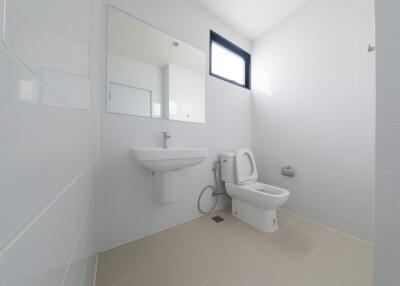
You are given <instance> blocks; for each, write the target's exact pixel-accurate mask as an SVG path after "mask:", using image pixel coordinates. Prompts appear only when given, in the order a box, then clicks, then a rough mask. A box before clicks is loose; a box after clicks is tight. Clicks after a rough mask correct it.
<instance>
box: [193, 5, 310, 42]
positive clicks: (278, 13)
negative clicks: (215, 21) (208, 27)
mask: <svg viewBox="0 0 400 286" xmlns="http://www.w3.org/2000/svg"><path fill="white" fill-rule="evenodd" d="M194 1H195V2H197V3H198V4H199V5H200V6H202V7H204V8H206V9H207V10H208V11H210V12H211V13H213V14H214V15H216V16H217V17H218V18H220V19H222V20H223V21H224V22H226V23H228V24H229V25H231V26H232V27H234V28H235V29H236V30H238V31H239V32H241V33H242V34H243V35H245V36H247V37H248V38H249V39H250V40H255V39H257V38H258V37H259V36H261V35H262V34H263V33H264V32H266V31H267V30H269V29H270V28H272V26H274V25H275V24H277V23H278V22H280V21H282V20H283V19H284V18H286V17H287V16H289V15H290V14H291V13H293V12H294V11H296V10H297V9H299V8H301V7H302V6H304V5H305V4H306V3H307V2H310V1H311V0H194Z"/></svg>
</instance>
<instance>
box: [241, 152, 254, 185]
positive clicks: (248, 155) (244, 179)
mask: <svg viewBox="0 0 400 286" xmlns="http://www.w3.org/2000/svg"><path fill="white" fill-rule="evenodd" d="M257 179H258V173H257V166H256V161H255V160H254V155H253V153H252V152H251V150H249V149H240V150H238V151H237V153H236V181H237V184H238V185H247V184H251V183H254V182H257Z"/></svg>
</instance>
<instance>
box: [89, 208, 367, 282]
mask: <svg viewBox="0 0 400 286" xmlns="http://www.w3.org/2000/svg"><path fill="white" fill-rule="evenodd" d="M215 215H220V216H222V217H223V218H224V221H223V222H220V223H215V222H214V221H212V220H211V217H213V216H215ZM278 222H279V225H280V229H279V231H278V232H275V233H273V234H266V233H263V232H261V231H258V230H257V229H255V228H253V227H251V226H248V225H247V224H245V223H242V222H240V221H239V220H238V219H237V218H235V217H234V216H232V215H231V214H230V210H229V209H224V210H220V211H217V212H215V213H213V214H210V215H207V216H204V217H202V218H199V219H196V220H193V221H191V222H188V223H184V224H182V225H179V226H177V227H174V228H172V229H169V230H167V231H163V232H160V233H157V234H155V235H152V236H150V237H147V238H144V239H141V240H138V241H135V242H132V243H129V244H126V245H123V246H121V247H117V248H115V249H112V250H110V251H107V252H105V253H102V254H101V256H100V260H99V269H98V277H97V286H136V285H137V286H159V285H160V286H161V285H162V286H169V285H171V286H206V285H207V286H225V285H226V286H228V285H229V286H242V285H243V286H247V285H251V286H258V285H260V286H261V285H262V286H347V285H349V286H350V285H351V286H361V285H362V286H369V285H371V271H372V270H371V268H372V267H371V266H372V247H371V246H370V245H368V244H366V243H363V242H361V241H358V240H355V239H352V238H350V237H347V236H344V235H342V234H339V233H337V232H334V231H331V230H329V229H327V228H324V227H321V226H319V225H316V224H313V223H311V222H308V221H306V220H303V219H301V218H298V217H296V216H294V215H290V214H289V213H286V212H284V211H280V210H278Z"/></svg>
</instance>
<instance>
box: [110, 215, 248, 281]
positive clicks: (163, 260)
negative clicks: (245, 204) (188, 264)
mask: <svg viewBox="0 0 400 286" xmlns="http://www.w3.org/2000/svg"><path fill="white" fill-rule="evenodd" d="M202 217H209V216H208V215H205V216H202ZM202 217H200V218H202ZM240 224H241V223H240V222H235V223H233V224H232V225H231V226H227V227H226V229H224V230H222V231H221V232H220V233H214V234H210V235H208V236H207V239H209V238H213V237H214V236H218V235H220V234H221V233H224V232H227V231H229V230H230V229H231V228H233V227H235V226H236V225H240ZM200 243H201V242H200ZM193 247H194V245H191V246H188V247H185V248H183V249H181V250H178V251H176V252H174V253H173V254H171V255H168V256H167V257H164V258H162V259H160V260H158V261H157V262H155V263H153V264H151V265H149V266H148V267H145V268H143V269H142V270H140V271H139V272H137V273H135V274H133V275H130V276H127V277H126V278H125V279H123V280H121V281H118V282H115V283H112V284H110V285H107V286H118V285H120V284H121V283H123V282H126V281H128V280H129V279H132V278H134V277H135V276H137V275H139V274H142V273H144V272H146V271H149V270H150V269H151V268H153V267H155V266H157V265H159V264H161V263H163V262H165V261H167V260H169V259H171V258H173V257H176V256H178V255H179V254H181V253H183V252H185V251H187V250H189V249H191V248H193Z"/></svg>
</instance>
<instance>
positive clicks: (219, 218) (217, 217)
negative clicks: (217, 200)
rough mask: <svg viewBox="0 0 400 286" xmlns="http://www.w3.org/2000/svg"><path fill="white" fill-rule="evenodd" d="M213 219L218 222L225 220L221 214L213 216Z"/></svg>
mask: <svg viewBox="0 0 400 286" xmlns="http://www.w3.org/2000/svg"><path fill="white" fill-rule="evenodd" d="M211 219H212V220H213V221H215V222H216V223H218V222H221V221H224V218H223V217H221V216H219V215H217V216H213V217H212V218H211Z"/></svg>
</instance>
